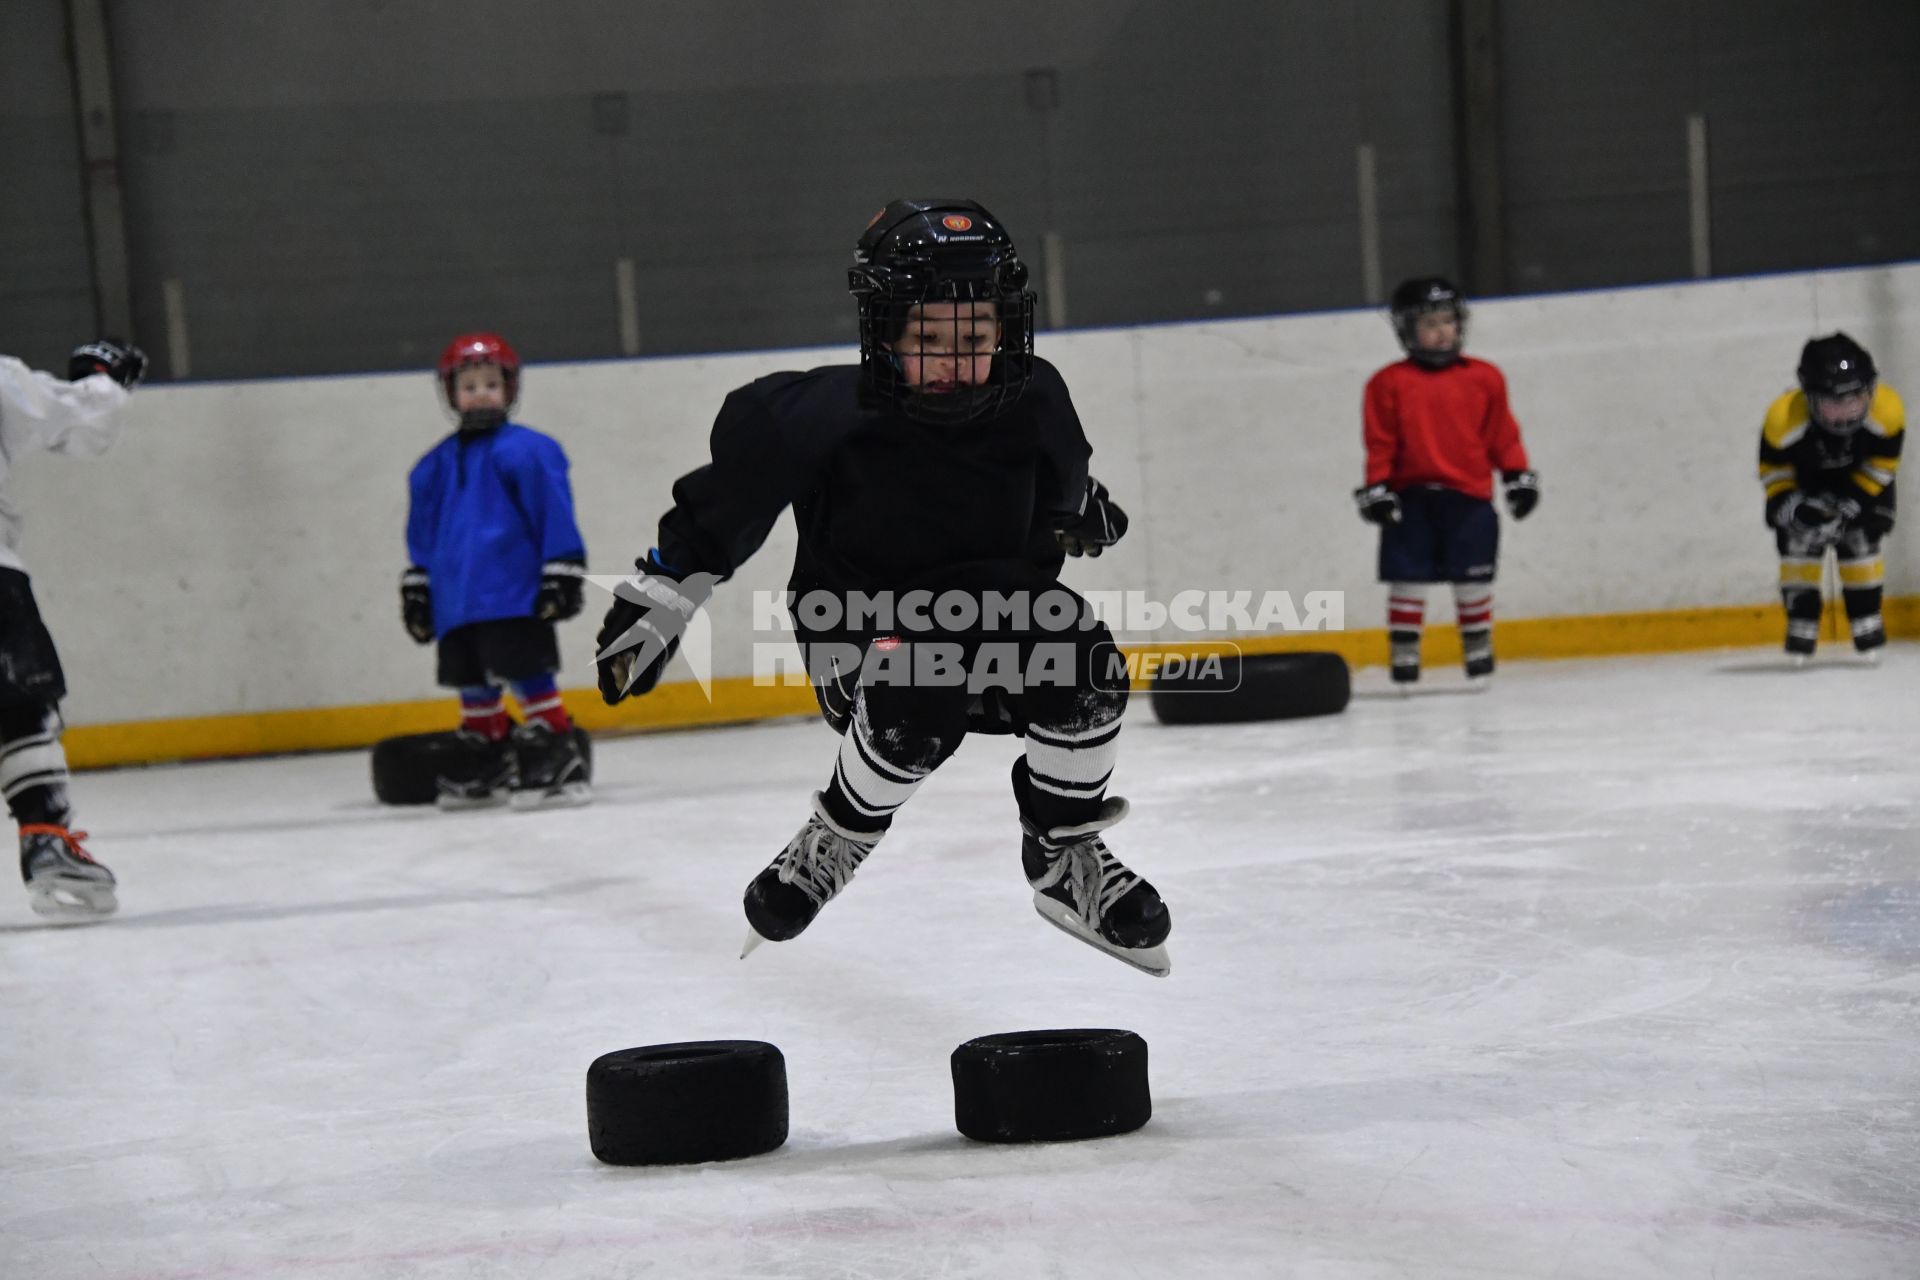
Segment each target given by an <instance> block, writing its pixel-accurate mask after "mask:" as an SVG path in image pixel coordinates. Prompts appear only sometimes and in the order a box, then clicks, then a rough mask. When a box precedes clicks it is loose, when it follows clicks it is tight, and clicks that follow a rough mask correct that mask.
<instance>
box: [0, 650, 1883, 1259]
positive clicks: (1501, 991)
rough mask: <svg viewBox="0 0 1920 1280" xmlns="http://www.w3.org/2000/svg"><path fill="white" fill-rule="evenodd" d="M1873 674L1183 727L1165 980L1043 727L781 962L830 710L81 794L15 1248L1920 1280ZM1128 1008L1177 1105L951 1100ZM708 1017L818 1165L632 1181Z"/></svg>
mask: <svg viewBox="0 0 1920 1280" xmlns="http://www.w3.org/2000/svg"><path fill="white" fill-rule="evenodd" d="M1846 661H1847V660H1846V659H1843V658H1839V657H1828V658H1823V660H1822V661H1821V663H1820V664H1818V665H1816V666H1815V667H1814V668H1813V669H1812V670H1809V671H1806V672H1801V673H1791V672H1786V671H1783V670H1781V669H1780V668H1779V664H1778V661H1777V659H1775V658H1774V657H1773V655H1770V654H1761V653H1757V652H1734V653H1720V654H1711V653H1704V654H1689V655H1684V656H1675V657H1662V658H1651V659H1637V660H1613V661H1598V662H1537V663H1528V664H1523V665H1522V666H1521V667H1519V668H1516V669H1514V670H1512V671H1510V672H1504V673H1503V674H1502V675H1501V677H1500V682H1499V686H1498V687H1496V688H1495V689H1493V690H1492V691H1491V692H1490V693H1488V694H1486V695H1483V696H1449V695H1447V694H1445V693H1442V692H1436V693H1435V694H1434V695H1433V696H1425V697H1419V698H1414V699H1409V700H1400V699H1389V698H1384V697H1381V696H1377V695H1379V694H1380V693H1382V692H1383V689H1382V687H1381V686H1380V685H1379V684H1377V683H1375V681H1376V680H1377V679H1378V677H1379V676H1380V673H1379V672H1367V673H1363V680H1362V694H1363V696H1362V697H1359V698H1357V699H1356V700H1355V702H1354V704H1353V706H1352V707H1351V708H1350V709H1349V710H1348V712H1347V713H1346V714H1345V715H1343V716H1338V717H1331V718H1327V719H1323V720H1316V721H1300V722H1293V723H1283V724H1269V725H1252V726H1240V727H1235V728H1231V729H1210V730H1209V729H1201V730H1174V729H1165V728H1159V727H1156V726H1153V725H1151V724H1150V723H1146V722H1144V721H1140V720H1137V721H1135V723H1134V724H1133V725H1132V726H1130V727H1129V729H1128V731H1127V733H1126V734H1125V736H1124V738H1123V749H1122V758H1121V763H1120V770H1119V773H1118V775H1117V777H1116V790H1117V791H1118V792H1120V793H1123V794H1125V795H1127V796H1128V797H1129V798H1130V799H1131V800H1132V801H1133V803H1134V806H1135V809H1134V817H1133V818H1132V819H1131V820H1130V821H1128V822H1126V823H1124V824H1122V825H1121V826H1120V827H1118V828H1116V829H1115V830H1114V831H1113V832H1112V833H1111V835H1112V841H1113V846H1114V848H1115V849H1116V850H1117V851H1118V852H1119V853H1120V854H1121V855H1122V856H1123V857H1125V858H1127V859H1128V860H1129V861H1130V862H1132V863H1133V864H1134V865H1135V866H1136V867H1138V868H1140V869H1141V870H1143V871H1145V872H1146V873H1148V874H1149V875H1150V876H1151V877H1152V878H1153V879H1154V881H1155V882H1156V883H1157V885H1158V886H1159V887H1160V889H1161V890H1162V892H1163V893H1164V895H1165V896H1166V898H1167V901H1168V903H1169V905H1170V907H1171V910H1172V913H1173V919H1174V931H1173V936H1172V938H1171V939H1170V949H1171V953H1172V956H1173V965H1174V969H1173V974H1172V976H1171V977H1170V978H1168V979H1166V980H1164V981H1156V980H1155V979H1152V978H1148V977H1146V976H1144V975H1142V974H1138V973H1135V972H1133V971H1132V970H1129V969H1126V968H1124V967H1122V966H1121V965H1119V964H1118V963H1116V962H1115V961H1112V960H1110V959H1107V958H1105V957H1102V956H1100V955H1098V954H1096V953H1095V952H1093V951H1092V950H1090V949H1088V948H1085V947H1082V946H1080V945H1078V944H1077V943H1075V942H1073V941H1072V940H1070V939H1068V938H1066V937H1064V936H1062V935H1061V934H1059V933H1057V932H1055V931H1054V930H1052V929H1050V928H1048V927H1047V926H1046V925H1045V924H1043V923H1042V922H1041V921H1040V920H1039V919H1038V918H1037V917H1035V915H1034V913H1033V911H1032V910H1031V907H1030V906H1029V902H1028V897H1029V895H1028V893H1027V890H1026V887H1025V884H1024V882H1023V881H1022V879H1021V876H1020V872H1019V867H1018V831H1017V828H1016V827H1015V824H1014V818H1013V812H1012V804H1011V801H1010V798H1009V796H1008V793H1007V782H1006V774H1007V765H1008V762H1009V759H1010V757H1011V754H1012V752H1013V750H1014V744H1013V743H1012V741H1011V740H1009V739H1005V738H997V739H976V740H974V741H971V742H969V743H967V744H965V745H964V746H963V747H962V749H961V751H960V753H959V754H958V756H956V758H955V759H954V760H953V761H952V762H951V763H950V764H949V765H947V766H946V767H944V768H943V769H942V770H941V771H940V772H939V773H938V774H937V775H936V776H935V777H934V778H932V779H931V780H930V781H929V782H928V783H927V785H926V786H925V788H924V789H923V790H922V792H921V793H920V794H919V795H918V796H917V797H916V798H915V800H914V801H913V803H912V804H911V805H910V806H909V807H908V808H907V809H906V810H905V811H904V812H903V814H902V817H901V819H900V821H899V824H898V826H897V827H896V829H895V831H894V833H893V834H892V835H891V836H890V837H889V839H888V842H887V843H885V844H883V845H882V846H881V847H880V848H879V849H878V850H877V851H876V853H875V854H874V856H873V858H872V859H871V860H869V862H868V863H867V864H866V866H865V867H863V868H862V870H861V872H860V875H859V877H858V879H856V880H855V881H854V882H853V884H852V885H851V886H850V887H849V888H848V890H847V891H846V893H845V894H844V895H843V896H842V897H841V898H839V899H837V900H836V901H834V902H833V903H831V904H830V905H829V906H828V907H827V909H826V911H825V913H824V914H823V915H822V916H821V917H820V919H819V920H818V921H817V922H816V923H815V925H814V926H813V928H812V930H811V931H809V932H808V933H807V934H806V935H805V936H803V937H802V938H800V939H798V940H797V941H794V942H792V943H786V944H775V945H769V946H765V947H762V948H761V949H760V950H758V951H757V952H755V953H754V955H753V956H752V957H751V958H750V959H749V960H747V961H744V962H743V961H740V960H737V959H736V958H735V953H736V951H737V948H738V946H739V943H740V939H741V935H742V933H743V930H744V926H743V922H742V918H741V914H740V907H739V894H740V891H741V889H742V887H743V886H744V885H745V883H746V881H747V880H748V878H749V877H750V876H751V875H752V874H753V873H754V872H755V871H756V870H758V869H759V867H760V866H761V865H763V864H764V862H765V860H766V859H767V858H768V857H770V856H771V855H772V853H773V852H774V851H775V850H776V849H777V848H778V846H779V845H780V843H781V842H782V841H784V840H785V838H786V837H787V835H788V834H789V833H790V832H791V831H792V830H793V828H794V827H795V826H796V825H798V823H799V820H800V818H801V816H802V814H803V812H804V805H805V796H806V793H807V792H808V791H809V790H810V789H812V788H813V787H815V786H817V785H819V783H820V782H821V781H822V780H823V779H824V777H825V775H826V772H827V769H828V767H829V765H830V761H831V757H832V755H833V750H834V747H835V745H836V743H835V740H834V739H833V737H832V735H831V734H830V733H828V731H827V730H826V729H825V728H824V727H823V726H821V725H819V724H817V723H811V722H808V723H784V724H768V725H758V726H751V727H744V728H736V729H724V730H712V731H708V732H701V733H683V734H673V735H652V736H647V737H641V738H631V739H627V740H624V741H609V742H603V743H601V744H600V745H599V748H598V759H599V775H600V776H599V782H600V793H599V800H598V802H597V803H596V804H595V805H594V807H592V808H589V809H584V810H578V811H573V812H567V813H561V814H556V815H551V816H528V815H512V814H468V815H461V816H457V817H445V816H441V815H438V814H434V813H431V812H396V811H391V810H388V811H381V810H379V809H377V808H376V807H375V806H374V805H373V804H372V803H371V801H370V799H369V798H368V795H367V783H366V757H365V755H364V754H362V753H352V754H339V755H331V756H316V757H308V758H295V759H281V760H270V761H258V762H249V763H233V764H218V765H197V766H186V767H172V768H156V769H148V770H129V771H120V772H109V773H100V774H93V775H89V776H87V777H85V778H83V779H81V780H80V787H81V791H80V800H81V804H82V807H83V811H84V813H85V816H86V819H87V823H88V825H89V826H90V827H91V828H92V830H93V831H94V832H95V838H94V841H93V844H94V847H95V849H96V851H97V852H98V853H99V854H100V856H101V857H102V858H103V859H104V860H105V861H107V862H108V863H109V864H110V865H111V866H112V867H113V868H114V869H115V870H116V871H117V872H118V873H119V874H120V877H121V880H122V884H123V900H124V903H125V905H124V907H123V912H122V915H121V916H120V917H119V918H118V919H117V920H115V921H113V922H112V923H110V924H107V925H103V926H100V927H96V928H83V929H53V928H48V927H44V926H42V925H41V924H40V923H39V922H37V921H36V920H35V919H34V918H33V917H32V916H31V915H29V913H28V911H27V907H26V904H25V900H24V897H23V896H22V895H20V894H19V893H18V892H17V891H15V892H12V893H10V894H0V1025H3V1026H4V1027H5V1028H6V1034H5V1036H4V1038H0V1093H3V1096H4V1097H5V1099H6V1106H7V1119H6V1123H5V1125H4V1126H0V1274H4V1275H5V1276H7V1277H8V1278H9V1280H12V1277H15V1276H18V1277H21V1278H22V1280H25V1278H27V1277H31V1278H32V1280H83V1278H84V1280H255V1278H264V1277H275V1278H281V1277H287V1278H307V1277H312V1278H314V1280H323V1278H328V1277H354V1278H355V1280H400V1278H402V1277H405V1278H406V1280H442V1278H445V1280H454V1278H456V1277H459V1278H462V1280H476V1278H481V1277H485V1278H488V1280H493V1278H499V1280H506V1278H508V1277H512V1278H514V1280H525V1278H532V1277H538V1278H539V1280H585V1278H586V1277H594V1278H596V1280H618V1278H624V1277H656V1276H657V1277H693V1276H698V1277H714V1278H716V1280H718V1278H722V1277H738V1278H740V1280H763V1278H764V1277H773V1276H778V1277H785V1278H789V1280H810V1278H814V1277H853V1276H857V1277H894V1276H915V1277H919V1276H942V1277H948V1278H949V1280H968V1278H971V1277H982V1278H987V1277H992V1278H994V1280H1000V1278H1003V1277H1013V1276H1020V1277H1026V1276H1051V1277H1061V1278H1063V1280H1081V1278H1085V1280H1112V1278H1113V1277H1122V1276H1144V1277H1156V1278H1158V1277H1201V1276H1204V1277H1210V1278H1211V1277H1223V1278H1228V1280H1232V1278H1238V1277H1246V1278H1249V1280H1252V1278H1256V1277H1257V1278H1260V1280H1267V1278H1270V1277H1281V1276H1298V1277H1303V1278H1305V1277H1312V1278H1313V1280H1321V1278H1333V1280H1385V1278H1388V1277H1405V1278H1407V1280H1483V1278H1485V1277H1493V1276H1498V1277H1516V1278H1518V1277H1527V1278H1528V1280H1533V1278H1543V1277H1548V1276H1555V1277H1560V1278H1562V1280H1638V1278H1641V1277H1644V1278H1646V1280H1667V1278H1668V1277H1676V1276H1688V1277H1693V1276H1702V1277H1704V1276H1710V1275H1715V1274H1718V1275H1722V1276H1739V1277H1742V1278H1743V1280H1828V1278H1831V1280H1910V1278H1911V1277H1912V1276H1913V1275H1914V1274H1915V1266H1914V1260H1915V1258H1916V1257H1920V1194H1916V1192H1917V1189H1920V1146H1917V1145H1916V1143H1915V1141H1914V1134H1915V1127H1916V1115H1915V1105H1916V1102H1915V1100H1916V1098H1920V1054H1916V1052H1915V1046H1916V1044H1917V1043H1920V1014H1917V1013H1916V1010H1917V1009H1920V1000H1917V999H1916V997H1920V979H1916V964H1920V925H1916V923H1915V919H1916V911H1920V845H1916V837H1915V830H1916V812H1915V796H1914V790H1913V787H1912V785H1911V780H1912V753H1913V746H1914V736H1913V725H1912V718H1911V708H1912V707H1913V706H1915V705H1917V704H1920V647H1916V646H1913V645H1907V644H1899V645H1895V646H1893V647H1892V649H1891V650H1890V652H1889V655H1888V658H1887V662H1886V666H1885V667H1884V669H1882V670H1880V671H1877V672H1873V671H1866V670H1860V669H1855V668H1852V667H1851V666H1848V665H1845V664H1846ZM1450 676H1451V673H1442V674H1439V675H1437V676H1436V677H1435V685H1436V689H1438V688H1439V687H1441V686H1444V685H1445V684H1446V683H1447V681H1448V678H1449V677H1450ZM1368 694H1373V695H1375V696H1365V695H1368ZM1088 1025H1092V1026H1101V1025H1109V1026H1121V1027H1127V1028H1131V1029H1133V1030H1136V1031H1138V1032H1140V1033H1141V1034H1142V1035H1143V1036H1144V1037H1145V1038H1146V1040H1147V1042H1148V1044H1149V1046H1150V1054H1151V1076H1152V1083H1153V1089H1154V1101H1155V1114H1154V1118H1153V1120H1152V1121H1151V1123H1150V1124H1149V1125H1148V1126H1147V1127H1146V1128H1145V1129H1143V1130H1141V1131H1140V1132H1139V1133H1137V1134H1134V1135H1130V1136H1127V1137H1122V1138H1117V1139H1111V1140H1106V1141H1101V1142H1095V1143H1083V1144H1069V1145H1056V1146H1043V1147H1034V1148H1020V1149H1009V1148H996V1147H983V1146H975V1145H972V1144H969V1143H968V1142H966V1141H965V1140H964V1139H961V1138H960V1137H959V1136H958V1135H957V1134H955V1132H954V1130H953V1111H952V1100H951V1091H950V1088H949V1082H948V1075H947V1055H948V1054H949V1053H950V1052H951V1051H952V1049H953V1047H954V1046H955V1045H956V1044H958V1043H960V1042H961V1041H962V1040H965V1039H967V1038H970V1037H972V1036H975V1035H980V1034H985V1033H989V1032H997V1031H1008V1030H1017V1029H1028V1028H1042V1027H1061V1026H1088ZM710 1037H711V1038H736V1037H738V1038H756V1039H767V1040H771V1041H773V1042H774V1043H776V1044H778V1045H779V1046H780V1047H781V1048H782V1050H783V1051H784V1052H785V1054H786V1056H787V1061H788V1070H789V1075H790V1078H791V1082H792V1090H791V1092H792V1118H793V1129H792V1136H791V1138H790V1140H789V1142H788V1144H787V1146H786V1147H785V1148H783V1149H782V1150H780V1151H778V1152H776V1153H774V1154H772V1155H770V1156H767V1157H763V1158H758V1159H752V1160H746V1161H741V1162H737V1163H731V1164H726V1165H719V1166H711V1167H705V1168H690V1169H675V1170H664V1169H663V1170H615V1169H610V1168H606V1167H603V1166H600V1165H598V1164H596V1163H595V1161H594V1160H593V1158H592V1156H591V1155H590V1154H589V1151H588V1147H587V1138H586V1125H585V1115H584V1104H583V1098H584V1077H585V1072H586V1067H587V1064H588V1063H589V1062H590V1061H591V1060H592V1059H593V1058H594V1057H595V1056H597V1055H598V1054H600V1053H603V1052H606V1051H608V1050H612V1049H617V1048H624V1047H627V1046H630V1045H636V1044H645V1043H656V1042H662V1041H671V1040H682V1039H700V1038H710Z"/></svg>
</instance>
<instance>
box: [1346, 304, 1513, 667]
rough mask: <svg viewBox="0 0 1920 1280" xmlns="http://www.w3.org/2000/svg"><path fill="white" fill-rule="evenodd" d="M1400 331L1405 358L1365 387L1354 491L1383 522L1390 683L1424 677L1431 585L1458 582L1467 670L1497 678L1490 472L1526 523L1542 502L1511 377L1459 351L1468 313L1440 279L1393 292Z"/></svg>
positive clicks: (1496, 533)
mask: <svg viewBox="0 0 1920 1280" xmlns="http://www.w3.org/2000/svg"><path fill="white" fill-rule="evenodd" d="M1392 315H1393V328H1394V332H1395V333H1397V334H1398V335H1399V337H1400V345H1401V346H1402V347H1404V348H1406V352H1407V358H1406V359H1405V360H1401V361H1398V362H1396V363H1394V364H1390V365H1388V366H1387V367H1386V368H1384V369H1382V370H1380V372H1378V373H1376V374H1374V375H1373V377H1372V379H1370V380H1369V381H1368V383H1367V394H1366V402H1365V414H1366V432H1365V435H1366V445H1367V482H1366V484H1364V485H1362V486H1361V487H1360V488H1359V489H1356V490H1355V491H1354V495H1353V496H1354V500H1355V501H1356V502H1358V503H1359V506H1360V515H1361V518H1362V519H1364V520H1367V521H1369V522H1370V523H1373V524H1376V525H1379V526H1380V581H1382V582H1384V583H1386V584H1387V591H1388V602H1387V636H1388V639H1389V641H1390V642H1391V644H1392V650H1393V668H1392V671H1393V679H1394V682H1395V683H1396V684H1411V683H1412V682H1414V681H1416V680H1418V679H1419V678H1420V624H1421V621H1422V618H1423V616H1424V614H1425V612H1426V593H1427V584H1428V583H1432V582H1450V583H1452V584H1453V601H1454V607H1455V610H1456V612H1457V613H1458V615H1459V620H1460V645H1461V649H1462V650H1463V653H1464V657H1465V661H1466V668H1467V676H1468V678H1469V679H1471V680H1476V681H1479V680H1484V679H1486V678H1487V677H1489V676H1491V675H1492V674H1493V571H1494V562H1495V560H1496V559H1497V557H1498V553H1499V547H1500V522H1499V519H1498V517H1496V516H1495V515H1494V511H1493V473H1494V472H1495V471H1498V472H1499V473H1500V476H1501V479H1502V481H1503V483H1504V485H1505V488H1506V495H1507V510H1508V512H1509V513H1510V514H1511V515H1512V516H1513V518H1514V519H1515V520H1521V519H1525V518H1526V515H1527V513H1528V512H1530V511H1532V510H1533V508H1534V504H1535V503H1537V502H1538V501H1539V500H1540V478H1539V477H1538V476H1537V475H1535V474H1534V472H1533V470H1532V469H1531V468H1530V467H1529V466H1528V464H1527V451H1526V448H1525V447H1524V446H1523V445H1522V444H1521V443H1520V424H1519V423H1517V422H1515V421H1514V420H1513V412H1512V411H1511V410H1510V409H1508V407H1507V380H1506V379H1505V378H1504V377H1502V376H1501V373H1500V370H1499V369H1498V368H1496V367H1495V366H1494V365H1492V364H1490V363H1489V362H1487V361H1485V360H1475V359H1472V358H1470V357H1468V356H1465V355H1462V354H1461V352H1460V346H1461V342H1462V339H1463V338H1464V337H1465V334H1466V329H1467V308H1466V305H1465V304H1464V303H1463V302H1462V301H1461V299H1460V291H1459V290H1458V289H1456V288H1454V287H1453V285H1452V284H1450V283H1448V282H1447V281H1446V280H1443V279H1441V278H1440V277H1438V276H1428V277H1423V278H1421V279H1417V280H1408V281H1407V282H1405V283H1404V284H1402V285H1401V286H1400V287H1399V288H1397V289H1395V290H1394V291H1393V310H1392Z"/></svg>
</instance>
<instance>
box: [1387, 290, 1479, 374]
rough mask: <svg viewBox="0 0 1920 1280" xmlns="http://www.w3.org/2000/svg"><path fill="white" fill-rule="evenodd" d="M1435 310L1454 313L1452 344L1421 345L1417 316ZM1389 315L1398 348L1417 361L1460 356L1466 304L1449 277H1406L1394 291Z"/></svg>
mask: <svg viewBox="0 0 1920 1280" xmlns="http://www.w3.org/2000/svg"><path fill="white" fill-rule="evenodd" d="M1438 311H1445V312H1447V313H1449V314H1450V315H1452V316H1453V320H1454V324H1455V325H1456V326H1457V330H1456V332H1455V334H1454V339H1453V345H1452V346H1451V347H1443V348H1429V347H1422V346H1421V345H1420V333H1419V329H1420V317H1421V316H1425V315H1432V314H1434V313H1435V312H1438ZM1389 315H1390V316H1391V318H1392V321H1393V332H1394V336H1395V337H1397V338H1399V339H1400V348H1401V350H1403V351H1405V352H1406V353H1407V355H1408V356H1409V357H1411V358H1412V359H1413V360H1414V361H1415V362H1416V363H1418V364H1423V365H1427V366H1429V367H1441V366H1444V365H1449V364H1452V363H1453V362H1454V361H1455V360H1458V359H1459V358H1460V351H1461V349H1462V348H1463V347H1465V346H1466V342H1467V304H1466V301H1465V300H1464V299H1463V298H1461V296H1460V291H1459V290H1458V289H1456V288H1454V287H1453V285H1452V284H1451V283H1449V282H1448V281H1446V280H1443V279H1441V278H1440V277H1438V276H1433V277H1430V278H1427V279H1421V280H1409V281H1407V282H1406V283H1404V284H1402V285H1401V286H1400V287H1399V288H1397V289H1395V290H1394V291H1393V303H1392V307H1391V309H1390V311H1389Z"/></svg>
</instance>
